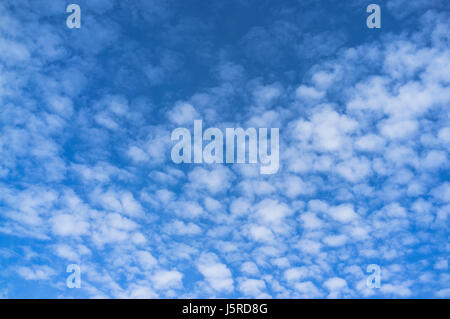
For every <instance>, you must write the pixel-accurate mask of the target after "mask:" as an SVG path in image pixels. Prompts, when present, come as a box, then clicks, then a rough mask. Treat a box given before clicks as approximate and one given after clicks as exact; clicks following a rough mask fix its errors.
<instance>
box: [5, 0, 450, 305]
mask: <svg viewBox="0 0 450 319" xmlns="http://www.w3.org/2000/svg"><path fill="white" fill-rule="evenodd" d="M71 3H75V4H78V5H79V6H80V8H81V28H79V29H78V28H73V29H70V28H68V27H67V25H66V19H67V17H68V16H69V14H70V13H66V7H67V6H68V5H69V4H71ZM371 3H375V4H378V5H379V6H380V8H381V28H379V29H377V28H375V29H369V28H368V27H367V26H366V19H367V17H368V16H369V13H367V12H366V8H367V6H368V5H369V4H371ZM449 12H450V5H449V2H448V1H446V0H415V1H406V0H390V1H381V0H380V1H379V0H373V1H357V0H348V1H313V0H303V1H299V0H297V1H267V0H227V1H224V0H222V1H218V0H210V1H191V0H187V1H175V0H122V1H113V0H89V1H87V0H73V1H71V2H68V1H62V0H52V1H47V0H34V1H25V0H14V1H12V0H11V1H9V0H2V1H1V2H0V297H1V298H449V297H450V272H449V266H448V255H449V252H450V244H449V235H450V233H449V215H450V178H449V177H450V174H449V160H448V158H449V148H450V116H449V109H450V108H449V106H450V88H449V84H450V72H449V71H450V22H449V21H450V19H449ZM194 120H202V121H203V125H204V127H205V128H206V127H216V128H220V129H224V128H227V127H228V128H237V127H242V128H249V127H254V128H279V156H280V163H279V170H278V171H277V172H276V173H275V174H270V175H264V174H261V173H260V170H259V164H206V163H203V164H186V163H184V164H176V163H174V162H173V161H172V159H171V155H170V154H171V148H172V147H173V144H174V143H173V141H171V132H172V131H173V130H174V129H176V128H179V127H184V128H188V129H189V130H192V128H193V123H194ZM73 264H75V265H78V266H79V269H80V279H81V287H80V288H70V287H68V285H67V278H68V276H69V275H71V273H70V272H67V267H68V266H69V265H73ZM369 265H377V266H378V267H379V269H380V271H381V272H380V273H379V275H380V276H379V278H380V286H379V288H376V287H375V288H371V287H370V286H368V285H367V278H368V276H370V272H368V270H367V267H368V266H369Z"/></svg>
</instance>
